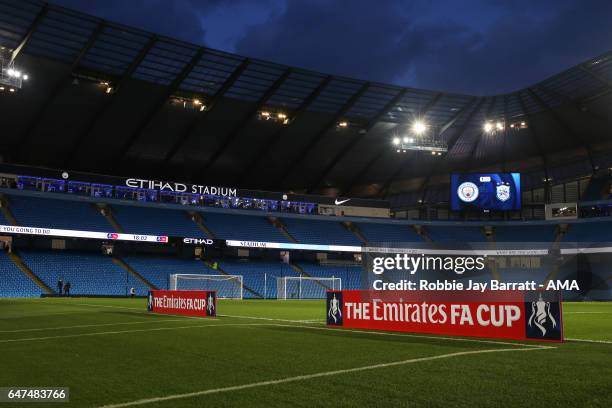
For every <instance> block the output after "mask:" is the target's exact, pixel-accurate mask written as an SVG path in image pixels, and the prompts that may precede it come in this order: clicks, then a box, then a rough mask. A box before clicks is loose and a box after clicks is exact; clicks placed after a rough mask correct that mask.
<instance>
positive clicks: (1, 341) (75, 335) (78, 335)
mask: <svg viewBox="0 0 612 408" xmlns="http://www.w3.org/2000/svg"><path fill="white" fill-rule="evenodd" d="M267 325H268V324H267V323H227V324H193V325H190V326H177V327H157V328H154V329H135V330H120V331H108V332H96V333H80V334H66V335H62V336H45V337H30V338H23V339H5V340H0V343H18V342H22V341H37V340H52V339H67V338H73V337H89V336H105V335H109V334H124V333H141V332H153V331H163V330H181V329H195V328H202V327H229V326H267Z"/></svg>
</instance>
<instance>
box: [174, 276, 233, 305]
mask: <svg viewBox="0 0 612 408" xmlns="http://www.w3.org/2000/svg"><path fill="white" fill-rule="evenodd" d="M168 288H169V289H170V290H216V291H217V297H218V298H221V299H242V296H243V289H244V284H243V276H242V275H208V274H197V273H175V274H171V275H170V276H169V284H168Z"/></svg>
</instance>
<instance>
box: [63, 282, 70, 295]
mask: <svg viewBox="0 0 612 408" xmlns="http://www.w3.org/2000/svg"><path fill="white" fill-rule="evenodd" d="M64 296H70V281H67V282H66V283H65V284H64Z"/></svg>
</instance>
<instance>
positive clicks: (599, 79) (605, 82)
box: [578, 65, 612, 89]
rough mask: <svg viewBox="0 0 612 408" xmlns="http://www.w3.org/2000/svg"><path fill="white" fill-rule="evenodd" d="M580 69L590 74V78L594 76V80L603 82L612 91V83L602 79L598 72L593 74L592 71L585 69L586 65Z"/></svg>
mask: <svg viewBox="0 0 612 408" xmlns="http://www.w3.org/2000/svg"><path fill="white" fill-rule="evenodd" d="M578 68H580V69H581V70H582V71H583V72H585V73H587V74H589V75H590V76H592V77H593V78H595V79H596V80H598V81H599V82H601V83H602V84H603V85H605V86H606V87H607V88H609V89H612V81H610V80H609V79H607V78H604V77H602V76H601V75H599V74H598V73H596V72H593V71H592V70H591V69H589V68H587V67H585V66H584V65H580V66H579V67H578Z"/></svg>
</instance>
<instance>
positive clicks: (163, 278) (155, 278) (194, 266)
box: [122, 255, 220, 289]
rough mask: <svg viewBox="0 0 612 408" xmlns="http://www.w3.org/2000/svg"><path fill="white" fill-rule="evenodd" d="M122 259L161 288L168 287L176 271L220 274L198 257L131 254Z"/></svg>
mask: <svg viewBox="0 0 612 408" xmlns="http://www.w3.org/2000/svg"><path fill="white" fill-rule="evenodd" d="M122 259H123V260H124V261H125V262H126V263H127V264H128V265H130V266H131V267H132V268H133V269H134V270H136V272H138V273H139V274H141V275H142V276H143V277H144V278H145V279H146V280H148V281H149V282H151V283H152V284H153V285H155V286H157V287H158V288H159V289H168V282H169V276H170V275H171V274H175V273H186V274H209V275H211V274H212V275H219V274H220V273H219V272H218V271H214V270H213V269H211V268H209V267H208V266H207V265H206V264H205V263H204V262H202V261H200V260H196V259H185V258H174V257H163V256H144V255H131V256H124V257H122Z"/></svg>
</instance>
